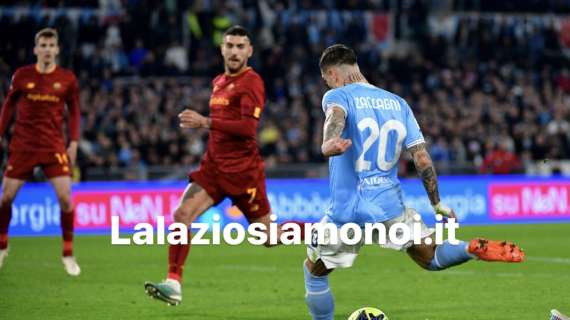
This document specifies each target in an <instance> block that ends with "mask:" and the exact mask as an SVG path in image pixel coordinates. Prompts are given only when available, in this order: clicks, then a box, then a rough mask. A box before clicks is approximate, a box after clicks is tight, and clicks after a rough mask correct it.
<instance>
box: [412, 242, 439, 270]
mask: <svg viewBox="0 0 570 320" xmlns="http://www.w3.org/2000/svg"><path fill="white" fill-rule="evenodd" d="M408 255H409V256H410V257H411V258H412V260H414V262H415V263H416V264H417V265H418V266H420V267H421V268H422V269H425V270H428V271H434V270H433V269H432V268H431V267H430V265H431V262H432V260H433V257H434V255H435V245H414V246H412V247H410V248H409V249H408Z"/></svg>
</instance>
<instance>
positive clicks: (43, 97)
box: [26, 93, 59, 102]
mask: <svg viewBox="0 0 570 320" xmlns="http://www.w3.org/2000/svg"><path fill="white" fill-rule="evenodd" d="M26 98H28V99H29V100H32V101H41V102H59V97H57V96H53V95H51V94H39V93H28V94H27V95H26Z"/></svg>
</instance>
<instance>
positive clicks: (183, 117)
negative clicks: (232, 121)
mask: <svg viewBox="0 0 570 320" xmlns="http://www.w3.org/2000/svg"><path fill="white" fill-rule="evenodd" d="M178 119H179V120H180V128H190V129H196V128H209V127H210V122H209V121H208V118H207V117H204V116H203V115H201V114H199V113H198V112H196V111H194V110H190V109H186V110H184V111H182V112H181V113H180V114H178Z"/></svg>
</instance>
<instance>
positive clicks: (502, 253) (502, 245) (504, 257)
mask: <svg viewBox="0 0 570 320" xmlns="http://www.w3.org/2000/svg"><path fill="white" fill-rule="evenodd" d="M468 251H469V253H471V254H473V255H475V256H477V257H478V258H479V259H481V260H484V261H502V262H523V261H524V252H523V251H522V249H521V248H520V247H519V246H517V245H515V244H514V243H512V242H506V241H494V240H487V239H481V238H475V239H473V240H471V241H470V242H469V249H468Z"/></svg>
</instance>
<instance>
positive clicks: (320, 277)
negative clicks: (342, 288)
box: [303, 259, 334, 320]
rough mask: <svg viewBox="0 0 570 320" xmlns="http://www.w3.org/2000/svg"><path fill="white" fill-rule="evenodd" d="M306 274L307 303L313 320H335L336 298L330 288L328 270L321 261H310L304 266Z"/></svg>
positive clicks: (306, 261)
mask: <svg viewBox="0 0 570 320" xmlns="http://www.w3.org/2000/svg"><path fill="white" fill-rule="evenodd" d="M303 269H304V272H305V303H306V304H307V307H308V308H309V312H310V313H311V317H312V318H313V320H333V318H334V297H333V294H332V291H331V289H330V287H329V276H328V274H329V273H330V272H331V271H332V270H330V269H327V268H326V267H325V265H324V263H323V262H322V261H321V260H318V261H317V262H316V263H313V262H311V261H310V260H309V259H307V260H305V263H304V264H303Z"/></svg>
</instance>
